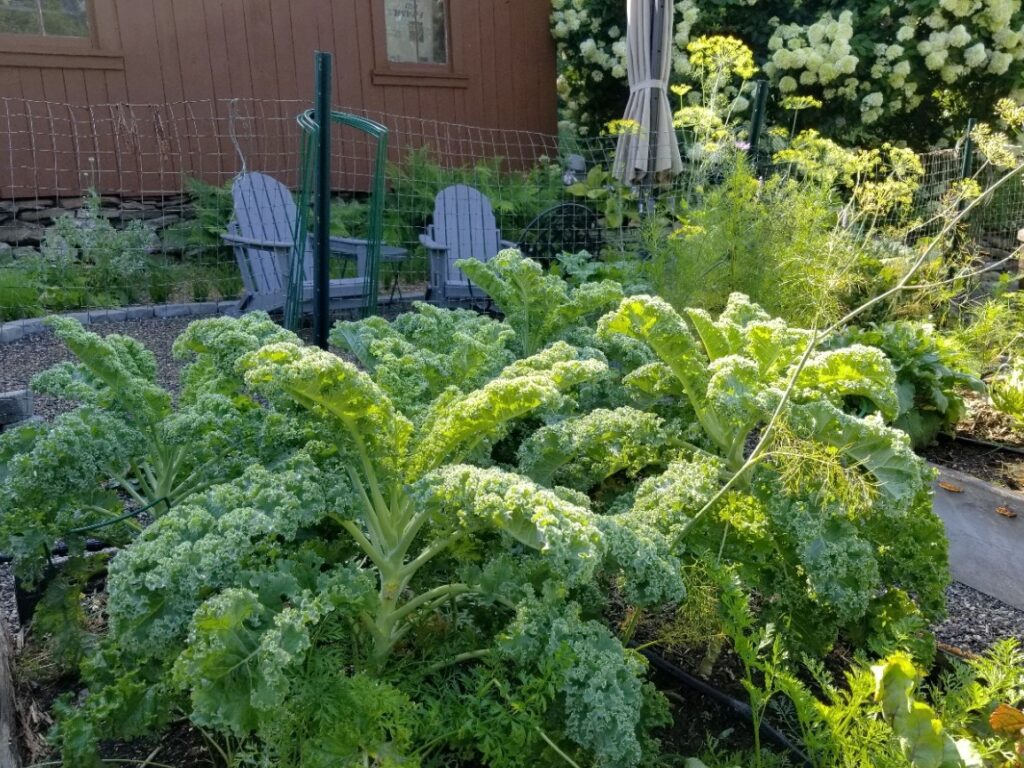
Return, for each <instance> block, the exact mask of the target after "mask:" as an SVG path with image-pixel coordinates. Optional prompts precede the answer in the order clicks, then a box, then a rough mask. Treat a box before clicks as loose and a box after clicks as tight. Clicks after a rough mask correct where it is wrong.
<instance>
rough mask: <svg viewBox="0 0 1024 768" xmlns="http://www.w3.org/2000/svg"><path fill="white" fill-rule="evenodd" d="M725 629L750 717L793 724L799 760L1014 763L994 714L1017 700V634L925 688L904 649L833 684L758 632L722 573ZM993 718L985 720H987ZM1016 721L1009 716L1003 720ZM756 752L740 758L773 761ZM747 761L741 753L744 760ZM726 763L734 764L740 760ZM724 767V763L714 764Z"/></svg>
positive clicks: (810, 662) (965, 765)
mask: <svg viewBox="0 0 1024 768" xmlns="http://www.w3.org/2000/svg"><path fill="white" fill-rule="evenodd" d="M714 578H715V580H716V581H717V582H718V584H719V586H720V588H721V589H720V594H721V602H720V613H721V618H722V625H723V627H724V628H725V631H726V633H727V634H728V636H729V639H730V640H731V641H732V644H733V648H734V649H735V652H736V654H737V655H738V656H739V658H740V659H741V661H742V664H743V669H744V677H743V680H742V682H743V686H744V688H745V689H746V690H747V693H748V696H749V697H750V702H751V707H752V709H753V710H754V713H755V717H756V718H758V719H759V718H761V717H763V716H764V715H766V714H769V713H774V714H775V715H776V716H781V717H783V718H785V719H787V720H788V721H789V722H791V723H792V724H793V727H794V728H795V730H796V731H797V733H798V734H799V736H800V740H801V748H802V751H803V756H804V757H805V758H806V760H807V761H808V763H809V764H810V765H813V766H815V768H819V767H820V768H854V767H855V766H863V765H872V766H891V767H892V768H983V767H984V768H989V767H991V768H995V766H1005V765H1011V764H1012V761H1013V760H1014V746H1015V745H1014V739H1015V737H1016V736H1018V735H1019V734H1018V733H1017V730H1019V726H1018V729H1005V730H1000V729H999V728H997V727H995V726H994V725H990V720H992V721H993V722H994V723H996V724H1000V721H998V720H996V719H994V717H995V716H994V714H991V713H994V710H996V709H997V705H998V707H999V708H1001V711H1003V712H1007V713H1008V714H1009V713H1010V712H1012V711H1013V710H1012V709H1011V708H1010V707H1009V706H1008V705H1007V704H1006V702H1007V701H1010V702H1013V703H1017V702H1019V700H1020V698H1021V695H1022V693H1021V688H1020V683H1021V681H1022V677H1021V670H1022V669H1024V667H1022V665H1021V662H1022V661H1024V659H1022V657H1021V653H1020V650H1019V646H1018V643H1017V642H1016V641H1015V640H1006V641H1001V642H999V643H997V644H995V645H994V646H993V647H992V648H991V649H990V650H989V651H988V652H986V653H985V654H984V655H982V656H979V657H977V658H975V659H972V660H971V661H970V662H968V663H962V662H958V661H953V662H951V666H950V668H949V669H948V670H947V671H946V672H944V673H942V674H941V675H938V676H936V678H935V679H934V680H933V682H931V683H930V684H929V685H927V686H924V685H922V674H921V670H920V667H919V666H918V665H917V664H916V663H915V661H914V660H912V659H911V658H910V657H909V656H908V655H906V654H905V653H900V652H897V653H890V654H886V655H885V656H883V657H882V658H881V659H879V660H878V662H877V663H874V664H872V663H870V662H868V661H866V660H857V661H855V662H854V663H853V664H852V665H851V667H850V668H849V669H847V670H845V672H844V673H843V675H842V679H841V680H836V679H835V677H834V675H833V673H831V672H830V671H829V670H828V669H826V666H825V665H824V664H822V663H821V662H820V661H819V660H817V659H813V658H811V657H804V660H803V671H804V672H805V673H806V674H805V675H803V676H800V675H798V674H796V673H795V672H794V671H793V669H792V665H791V664H790V663H788V659H787V657H786V654H785V652H784V650H783V649H782V647H781V646H780V643H779V642H778V636H777V635H776V634H774V631H773V628H767V629H763V628H759V627H758V626H757V624H756V622H755V620H754V617H753V613H752V611H751V608H750V603H749V599H748V598H747V597H746V595H745V594H744V590H743V589H742V587H741V586H740V582H739V580H738V579H737V578H736V576H735V574H732V573H730V572H729V571H728V570H719V571H717V572H716V573H715V575H714ZM990 714H991V716H990ZM1014 722H1016V721H1015V720H1012V719H1009V723H1014ZM770 757H771V755H770V753H768V752H767V750H762V749H761V748H760V747H759V744H758V743H757V739H756V737H755V748H754V750H752V751H751V752H750V753H749V755H744V756H740V757H739V758H738V759H737V763H739V764H750V765H756V766H762V765H767V764H770ZM744 758H746V759H744ZM737 763H733V764H737ZM719 764H722V765H727V763H719Z"/></svg>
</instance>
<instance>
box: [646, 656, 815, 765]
mask: <svg viewBox="0 0 1024 768" xmlns="http://www.w3.org/2000/svg"><path fill="white" fill-rule="evenodd" d="M640 653H642V654H643V655H644V657H645V658H646V659H647V660H648V661H649V662H650V663H651V665H652V666H653V667H654V668H655V669H657V670H658V671H659V672H661V673H662V674H664V675H667V676H668V677H670V678H672V679H673V680H676V681H678V682H679V683H681V684H682V685H685V686H686V687H687V688H690V689H692V690H694V691H697V692H698V693H700V694H703V695H704V696H707V697H708V698H709V699H713V700H715V701H716V702H718V703H719V704H721V705H722V706H724V707H725V708H726V709H728V710H730V711H732V713H733V714H734V715H736V717H737V718H738V719H741V720H745V721H747V722H748V723H751V724H753V722H754V712H753V710H751V708H750V705H748V704H744V703H743V702H742V701H740V700H739V699H734V698H733V697H732V696H730V695H729V694H727V693H725V692H724V691H720V690H719V689H718V688H715V687H714V686H713V685H711V684H710V683H708V682H707V681H706V680H701V679H700V678H699V677H696V676H694V675H691V674H690V673H689V672H686V671H685V670H683V669H680V668H679V667H677V666H676V665H675V664H673V663H672V662H670V661H667V660H666V659H663V658H662V657H661V656H659V655H658V654H656V653H654V652H653V651H648V650H643V649H641V651H640ZM760 731H761V735H762V736H764V737H765V738H767V739H768V740H769V741H771V742H772V743H774V744H775V745H776V746H779V747H781V748H782V749H785V750H786V751H787V752H789V753H790V755H792V756H793V757H794V758H795V759H796V761H797V763H798V764H802V765H804V766H806V768H814V763H812V762H811V759H810V758H809V757H807V755H805V754H804V753H803V751H801V749H800V748H799V747H798V746H796V745H795V744H794V743H793V742H792V741H790V740H789V737H788V736H786V734H784V733H783V732H782V731H780V730H779V729H778V728H776V727H775V726H773V725H771V723H768V722H765V721H764V720H761V726H760Z"/></svg>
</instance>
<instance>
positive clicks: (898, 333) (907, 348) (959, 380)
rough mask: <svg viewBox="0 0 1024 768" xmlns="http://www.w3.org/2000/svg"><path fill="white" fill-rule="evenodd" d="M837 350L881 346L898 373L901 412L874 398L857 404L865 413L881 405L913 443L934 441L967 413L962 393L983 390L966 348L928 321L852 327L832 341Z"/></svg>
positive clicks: (916, 445) (888, 418) (887, 415)
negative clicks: (862, 346)
mask: <svg viewBox="0 0 1024 768" xmlns="http://www.w3.org/2000/svg"><path fill="white" fill-rule="evenodd" d="M830 344H831V346H833V347H835V348H845V347H848V346H850V345H857V344H859V345H867V346H870V347H876V348H878V349H880V350H881V351H882V352H884V353H885V355H886V356H887V357H888V358H889V360H891V361H892V365H893V368H894V369H895V372H896V382H897V392H898V394H899V403H898V410H897V412H896V413H891V412H889V411H886V410H885V409H883V408H882V407H881V406H880V405H879V404H878V403H873V402H871V400H870V399H865V400H862V401H860V402H859V403H858V405H859V406H860V410H861V412H870V411H871V410H874V409H877V410H879V411H881V412H882V414H883V415H884V416H885V418H886V420H887V421H890V422H893V423H894V424H895V426H896V427H898V428H899V429H902V430H904V431H905V432H906V433H907V434H909V435H910V438H911V441H912V442H913V444H914V446H915V447H918V448H920V447H922V446H925V445H928V444H930V443H932V442H934V440H935V438H936V436H937V435H938V433H939V432H941V431H944V430H949V429H951V428H952V427H953V426H954V425H955V424H956V423H957V422H958V421H959V420H960V419H962V418H963V417H964V415H965V414H966V412H967V407H966V405H965V403H964V399H963V396H962V395H961V391H962V390H965V389H971V390H974V391H975V392H982V391H984V385H983V384H982V383H981V381H980V380H979V379H978V378H977V376H975V375H974V372H973V371H972V370H970V366H969V365H968V362H967V360H966V357H965V355H964V353H963V351H962V350H961V349H960V348H959V347H958V346H957V345H956V343H955V342H954V341H953V340H952V339H949V338H946V337H944V336H942V334H940V333H938V332H937V331H936V330H935V328H934V327H933V326H932V325H930V324H928V323H915V322H909V321H896V322H889V323H882V324H880V325H873V326H870V327H867V328H851V329H849V330H847V331H845V332H844V333H843V334H841V335H839V336H837V337H836V338H834V339H832V340H831V341H830Z"/></svg>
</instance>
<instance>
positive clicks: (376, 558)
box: [333, 517, 387, 571]
mask: <svg viewBox="0 0 1024 768" xmlns="http://www.w3.org/2000/svg"><path fill="white" fill-rule="evenodd" d="M333 519H334V520H335V521H336V522H337V523H338V524H339V525H340V526H341V527H342V528H344V529H345V530H346V531H347V532H348V535H349V536H351V537H352V538H353V539H355V542H356V544H358V545H359V548H360V549H362V550H363V552H365V553H366V556H367V557H369V558H370V560H372V561H373V564H374V565H376V566H377V567H378V568H379V569H381V570H382V571H383V570H384V569H385V568H386V567H387V560H386V559H385V558H384V556H383V555H382V554H381V553H380V551H379V550H378V549H377V548H376V547H375V546H373V544H372V543H371V542H370V540H369V539H368V538H366V534H364V533H363V532H362V531H361V530H359V526H358V525H356V524H355V523H354V522H352V521H351V520H343V519H341V518H340V517H334V518H333Z"/></svg>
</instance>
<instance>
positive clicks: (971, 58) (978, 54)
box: [964, 43, 988, 68]
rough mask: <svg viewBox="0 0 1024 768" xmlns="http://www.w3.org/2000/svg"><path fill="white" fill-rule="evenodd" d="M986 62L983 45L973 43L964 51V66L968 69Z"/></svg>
mask: <svg viewBox="0 0 1024 768" xmlns="http://www.w3.org/2000/svg"><path fill="white" fill-rule="evenodd" d="M986 61H988V51H986V50H985V44H984V43H975V44H974V45H972V46H971V47H970V48H968V49H967V50H966V51H964V64H966V65H967V66H968V67H972V68H973V67H980V66H981V65H982V64H984V63H985V62H986Z"/></svg>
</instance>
